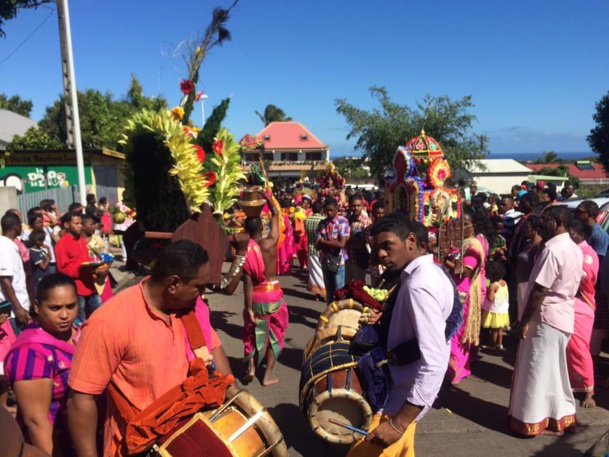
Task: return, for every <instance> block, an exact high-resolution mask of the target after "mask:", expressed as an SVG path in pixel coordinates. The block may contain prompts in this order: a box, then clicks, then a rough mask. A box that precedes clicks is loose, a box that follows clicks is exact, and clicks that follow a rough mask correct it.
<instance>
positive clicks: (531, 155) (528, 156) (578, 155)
mask: <svg viewBox="0 0 609 457" xmlns="http://www.w3.org/2000/svg"><path fill="white" fill-rule="evenodd" d="M542 155H543V154H542V153H540V152H517V153H513V154H508V153H501V152H491V153H490V154H489V155H488V156H486V158H487V159H515V160H527V161H528V160H531V161H535V160H537V159H541V157H542ZM556 155H557V156H558V158H559V159H561V160H584V159H586V158H588V157H593V158H598V155H597V154H596V153H594V152H591V151H590V152H557V153H556Z"/></svg>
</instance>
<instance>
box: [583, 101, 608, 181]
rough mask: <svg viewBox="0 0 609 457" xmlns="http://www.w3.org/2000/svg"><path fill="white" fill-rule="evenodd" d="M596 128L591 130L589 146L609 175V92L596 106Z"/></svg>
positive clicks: (593, 116)
mask: <svg viewBox="0 0 609 457" xmlns="http://www.w3.org/2000/svg"><path fill="white" fill-rule="evenodd" d="M592 119H594V122H596V126H595V127H594V128H593V129H592V130H590V135H588V138H587V140H588V144H589V145H590V148H591V149H592V150H593V151H594V152H596V153H597V154H598V159H599V162H600V163H601V164H602V165H603V168H604V169H605V171H606V172H607V173H609V92H607V93H606V94H605V96H604V97H603V98H601V99H600V101H599V102H598V103H597V104H596V112H595V113H594V114H593V115H592Z"/></svg>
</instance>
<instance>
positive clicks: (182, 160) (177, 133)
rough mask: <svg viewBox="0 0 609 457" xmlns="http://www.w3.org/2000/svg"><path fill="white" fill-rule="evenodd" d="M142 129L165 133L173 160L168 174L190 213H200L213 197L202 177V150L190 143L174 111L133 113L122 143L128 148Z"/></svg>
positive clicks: (208, 184) (165, 142) (207, 181)
mask: <svg viewBox="0 0 609 457" xmlns="http://www.w3.org/2000/svg"><path fill="white" fill-rule="evenodd" d="M142 130H143V131H149V132H159V133H161V134H163V144H165V146H166V147H167V148H168V149H169V152H170V154H171V157H172V158H173V161H174V165H173V166H172V168H171V169H170V170H169V174H170V175H172V176H175V177H176V179H177V180H178V183H179V185H180V188H181V189H182V192H184V195H185V197H186V199H187V201H188V206H189V208H190V211H191V212H195V213H197V212H201V205H203V203H205V202H206V201H207V200H209V195H210V193H209V186H210V181H209V177H205V176H204V175H203V163H202V161H201V152H202V150H199V149H200V148H199V149H197V147H196V145H194V144H192V143H191V140H192V137H191V136H190V135H189V134H187V133H186V132H185V131H184V128H183V126H182V124H181V122H180V121H179V120H178V119H176V118H175V116H174V114H173V113H172V112H171V111H167V112H166V113H165V112H163V111H160V112H154V111H151V110H142V111H139V112H138V113H136V114H134V115H133V116H132V117H131V118H130V119H129V120H128V121H127V123H126V125H125V131H124V132H123V133H122V134H121V140H119V143H120V144H122V145H123V146H125V145H127V144H128V143H130V142H131V139H132V137H133V136H134V135H135V134H137V133H138V132H141V131H142ZM203 158H204V153H203Z"/></svg>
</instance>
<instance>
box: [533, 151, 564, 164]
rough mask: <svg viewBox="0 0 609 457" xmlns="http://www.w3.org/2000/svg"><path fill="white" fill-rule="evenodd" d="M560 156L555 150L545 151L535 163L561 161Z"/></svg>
mask: <svg viewBox="0 0 609 457" xmlns="http://www.w3.org/2000/svg"><path fill="white" fill-rule="evenodd" d="M560 162H561V160H560V157H559V155H558V154H557V153H556V152H555V151H543V152H542V153H541V156H540V157H537V160H535V163H560Z"/></svg>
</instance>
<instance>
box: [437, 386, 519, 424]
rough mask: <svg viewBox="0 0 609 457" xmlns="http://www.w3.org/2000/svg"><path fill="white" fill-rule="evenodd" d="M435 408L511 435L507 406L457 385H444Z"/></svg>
mask: <svg viewBox="0 0 609 457" xmlns="http://www.w3.org/2000/svg"><path fill="white" fill-rule="evenodd" d="M433 407H434V408H437V409H439V408H445V409H448V410H450V411H452V412H453V413H454V414H456V415H457V416H461V417H462V418H464V419H467V420H469V421H471V422H474V423H476V424H478V425H480V426H481V427H484V428H488V429H491V430H494V431H496V432H499V433H503V434H506V435H511V433H510V430H509V428H508V422H507V417H508V416H507V414H508V409H507V407H505V406H501V405H498V404H496V403H492V402H489V401H486V400H482V399H480V398H476V397H474V396H472V394H470V393H469V392H466V391H464V390H461V389H460V388H459V387H457V386H453V385H446V384H445V385H443V386H442V389H441V390H440V395H439V396H438V399H437V400H436V402H435V403H434V405H433Z"/></svg>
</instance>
